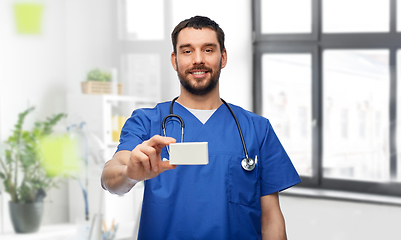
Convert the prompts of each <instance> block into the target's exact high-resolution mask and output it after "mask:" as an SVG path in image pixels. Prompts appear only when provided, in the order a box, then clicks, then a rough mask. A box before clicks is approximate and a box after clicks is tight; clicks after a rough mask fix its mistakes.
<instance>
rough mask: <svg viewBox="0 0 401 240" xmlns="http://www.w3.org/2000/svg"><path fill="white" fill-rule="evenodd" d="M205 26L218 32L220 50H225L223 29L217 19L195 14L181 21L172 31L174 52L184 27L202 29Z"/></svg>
mask: <svg viewBox="0 0 401 240" xmlns="http://www.w3.org/2000/svg"><path fill="white" fill-rule="evenodd" d="M204 27H205V28H210V29H212V30H214V31H215V32H216V34H217V41H218V42H219V44H220V50H221V52H223V50H224V49H225V46H224V32H223V29H221V28H220V26H219V24H217V23H216V22H215V21H213V20H211V19H210V18H208V17H203V16H195V17H191V18H189V19H186V20H184V21H182V22H180V23H179V24H178V25H177V26H176V27H175V28H174V30H173V32H172V33H171V41H172V43H173V49H174V53H177V38H178V34H179V33H180V31H181V30H182V29H184V28H195V29H202V28H204Z"/></svg>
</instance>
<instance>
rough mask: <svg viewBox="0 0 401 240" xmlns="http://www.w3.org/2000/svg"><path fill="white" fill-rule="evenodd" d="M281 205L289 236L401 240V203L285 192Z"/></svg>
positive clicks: (318, 239)
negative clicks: (332, 198)
mask: <svg viewBox="0 0 401 240" xmlns="http://www.w3.org/2000/svg"><path fill="white" fill-rule="evenodd" d="M280 204H281V209H282V211H283V214H284V218H285V220H286V227H287V235H288V239H297V240H322V239H324V240H356V239H363V240H377V239H386V240H397V239H400V231H399V229H400V228H399V225H400V222H401V207H400V206H389V205H385V204H383V205H381V204H373V203H361V202H350V201H340V200H328V199H314V198H304V197H294V196H284V195H281V196H280Z"/></svg>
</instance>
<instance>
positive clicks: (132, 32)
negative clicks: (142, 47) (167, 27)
mask: <svg viewBox="0 0 401 240" xmlns="http://www.w3.org/2000/svg"><path fill="white" fill-rule="evenodd" d="M124 8H125V9H124V12H125V22H124V24H125V26H126V27H125V28H124V33H123V34H124V36H125V37H126V38H127V39H129V40H163V39H164V24H163V22H164V21H163V20H164V1H163V0H146V1H143V0H125V7H124Z"/></svg>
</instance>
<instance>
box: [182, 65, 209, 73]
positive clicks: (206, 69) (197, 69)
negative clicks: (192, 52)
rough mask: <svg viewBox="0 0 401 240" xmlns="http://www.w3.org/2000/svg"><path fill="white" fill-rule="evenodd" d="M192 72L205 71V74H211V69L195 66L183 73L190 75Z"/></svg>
mask: <svg viewBox="0 0 401 240" xmlns="http://www.w3.org/2000/svg"><path fill="white" fill-rule="evenodd" d="M193 71H205V72H212V71H213V70H212V69H211V68H208V67H205V66H195V67H193V68H190V69H187V70H186V71H185V72H186V73H190V72H193Z"/></svg>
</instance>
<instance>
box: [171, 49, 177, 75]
mask: <svg viewBox="0 0 401 240" xmlns="http://www.w3.org/2000/svg"><path fill="white" fill-rule="evenodd" d="M171 64H172V65H173V68H174V70H175V71H177V55H176V54H175V53H174V52H172V53H171Z"/></svg>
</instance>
